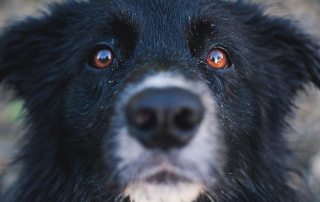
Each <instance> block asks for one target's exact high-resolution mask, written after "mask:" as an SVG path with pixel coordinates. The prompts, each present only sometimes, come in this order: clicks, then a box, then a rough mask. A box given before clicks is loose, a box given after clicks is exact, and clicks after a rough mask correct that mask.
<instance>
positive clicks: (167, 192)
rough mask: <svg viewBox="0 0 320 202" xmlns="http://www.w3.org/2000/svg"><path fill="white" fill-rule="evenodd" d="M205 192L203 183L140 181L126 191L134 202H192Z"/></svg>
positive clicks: (125, 193)
mask: <svg viewBox="0 0 320 202" xmlns="http://www.w3.org/2000/svg"><path fill="white" fill-rule="evenodd" d="M203 192H204V186H203V185H202V184H201V183H192V182H184V181H181V182H157V181H138V182H135V183H132V184H130V185H129V186H128V187H127V188H126V189H125V191H124V195H125V196H128V197H129V198H130V200H131V201H132V202H133V201H134V202H192V201H194V200H196V199H197V197H198V196H199V195H200V194H201V193H203Z"/></svg>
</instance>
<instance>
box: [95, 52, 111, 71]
mask: <svg viewBox="0 0 320 202" xmlns="http://www.w3.org/2000/svg"><path fill="white" fill-rule="evenodd" d="M113 61H114V55H113V53H112V51H111V50H110V49H108V48H101V49H98V50H97V51H96V52H95V54H94V55H93V58H92V65H93V66H94V67H95V68H98V69H104V68H106V67H108V66H110V65H111V64H112V63H113Z"/></svg>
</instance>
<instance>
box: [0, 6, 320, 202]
mask: <svg viewBox="0 0 320 202" xmlns="http://www.w3.org/2000/svg"><path fill="white" fill-rule="evenodd" d="M262 13H263V11H262V10H260V8H258V7H257V6H254V5H247V4H243V3H241V2H237V3H230V2H225V1H170V0H165V1H125V0H124V1H103V2H91V3H85V2H82V3H81V2H80V3H79V2H69V3H67V4H61V5H53V6H52V7H51V13H50V14H46V15H45V16H42V17H41V18H39V19H35V18H28V19H26V20H25V21H23V22H19V23H15V24H14V25H13V26H8V27H6V28H5V29H4V32H3V34H2V35H1V38H0V40H1V43H0V81H2V82H5V83H7V84H10V85H12V86H14V87H15V89H16V90H17V94H18V95H19V96H20V97H21V98H23V99H24V100H25V106H26V108H27V109H28V114H29V119H30V123H31V125H30V131H31V132H30V134H29V136H28V138H29V141H28V144H27V145H26V146H25V148H24V158H23V162H24V163H25V164H26V168H29V169H26V170H27V171H26V172H29V175H28V174H27V173H25V174H26V175H28V178H32V177H30V176H32V175H34V179H32V180H31V179H30V180H29V181H28V180H25V181H24V182H23V183H21V184H20V185H19V186H20V187H23V186H25V187H26V186H28V185H29V190H28V191H29V192H27V193H22V194H21V197H25V198H27V197H29V196H26V195H27V194H34V193H37V194H38V196H39V197H40V196H41V195H44V196H43V197H45V193H41V192H39V190H37V189H36V186H35V184H45V183H42V181H41V180H48V178H50V179H52V180H54V177H57V176H59V177H61V178H62V179H64V180H65V181H67V182H74V181H76V182H77V184H78V185H77V187H78V188H79V189H80V188H81V187H82V186H83V187H85V186H86V185H88V184H90V190H91V192H92V193H95V194H96V195H98V196H100V197H103V196H105V195H109V194H110V193H111V194H112V195H114V196H129V197H130V198H131V199H132V200H134V201H141V202H143V201H153V202H160V201H164V202H176V201H192V200H194V199H196V198H197V197H198V196H199V195H200V194H202V193H203V194H205V195H206V196H205V197H208V198H221V199H223V200H231V199H232V197H237V198H241V197H242V198H246V197H247V198H250V199H256V201H257V200H258V199H259V197H261V198H260V199H262V198H264V199H265V198H268V199H274V201H276V200H278V198H281V196H283V197H284V195H289V196H287V197H292V198H293V197H294V194H293V193H291V192H290V188H289V185H288V182H287V177H288V175H289V174H288V173H287V170H288V168H291V167H290V165H289V164H290V154H288V151H287V147H286V144H285V142H284V141H283V137H282V135H281V133H282V131H283V129H284V125H285V124H286V123H285V121H284V120H285V116H286V115H287V114H288V113H289V112H290V108H291V105H292V104H291V103H292V98H293V97H294V95H295V94H296V92H297V90H299V89H302V88H303V86H304V84H306V83H308V82H310V81H312V82H314V83H315V84H316V85H317V86H320V79H319V77H320V68H319V62H320V60H319V53H318V46H317V45H316V43H315V42H314V41H313V40H312V39H311V38H310V37H309V36H307V35H305V34H303V33H302V32H300V31H299V29H297V28H295V27H294V26H293V25H292V23H291V22H290V21H288V20H285V19H280V18H276V17H270V16H264V15H263V14H262ZM46 145H47V146H46ZM53 165H54V166H53ZM44 167H45V169H47V168H48V169H49V170H48V171H46V172H43V169H44ZM31 168H32V169H33V170H32V173H33V174H32V173H31V171H30V169H31ZM54 168H57V170H59V172H56V171H54V172H53V173H54V174H52V176H50V172H49V171H50V169H54ZM30 173H31V174H30ZM51 173H52V172H51ZM68 173H69V175H68ZM70 173H72V174H70ZM63 174H64V175H63ZM36 175H40V176H42V177H38V176H37V177H35V176H36ZM46 175H48V176H46ZM45 176H46V177H45ZM49 176H50V177H49ZM62 176H64V177H62ZM79 176H81V177H79ZM61 178H59V179H61ZM37 180H38V181H39V182H38V181H37ZM35 181H37V182H36V183H35ZM31 184H32V186H31ZM67 184H68V183H65V185H61V186H67ZM69 184H72V183H69ZM56 189H57V190H56V191H57V192H58V188H56ZM70 190H73V189H70ZM92 190H94V191H92ZM87 191H88V190H87ZM88 192H89V191H88ZM245 192H247V193H250V194H248V195H247V196H244V193H245ZM87 194H89V193H87ZM291 194H292V195H291ZM290 195H291V196H290ZM96 197H97V196H96ZM83 198H86V196H83Z"/></svg>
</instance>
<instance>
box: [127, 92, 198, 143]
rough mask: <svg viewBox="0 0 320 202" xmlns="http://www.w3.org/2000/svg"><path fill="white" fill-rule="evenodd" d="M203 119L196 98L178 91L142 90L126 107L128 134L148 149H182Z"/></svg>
mask: <svg viewBox="0 0 320 202" xmlns="http://www.w3.org/2000/svg"><path fill="white" fill-rule="evenodd" d="M203 116H204V107H203V105H202V103H201V100H200V98H199V97H198V96H197V95H196V94H194V93H192V92H189V91H188V90H184V89H181V88H176V87H175V88H166V89H157V88H152V89H146V90H144V91H142V92H140V93H138V94H136V95H134V96H133V97H132V98H131V99H130V101H129V102H128V104H127V106H126V117H127V123H128V126H129V132H130V134H131V135H133V136H134V137H135V138H137V139H138V140H139V141H140V142H141V143H142V144H143V145H145V146H146V147H149V148H161V149H170V148H172V147H181V146H184V145H186V144H187V143H188V142H189V141H190V140H191V139H192V137H193V136H194V135H195V134H196V131H197V128H198V126H199V125H200V123H201V121H202V119H203Z"/></svg>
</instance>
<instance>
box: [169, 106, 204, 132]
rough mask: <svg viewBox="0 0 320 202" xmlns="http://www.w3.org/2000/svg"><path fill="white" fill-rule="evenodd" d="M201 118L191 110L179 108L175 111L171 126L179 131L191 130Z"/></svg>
mask: <svg viewBox="0 0 320 202" xmlns="http://www.w3.org/2000/svg"><path fill="white" fill-rule="evenodd" d="M201 119H202V116H201V114H199V113H198V112H197V111H196V110H193V109H191V108H180V109H178V110H176V111H175V114H174V117H173V124H174V126H175V127H177V128H178V129H180V130H183V131H188V130H193V129H194V128H195V127H196V126H197V125H198V124H199V123H200V122H201Z"/></svg>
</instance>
